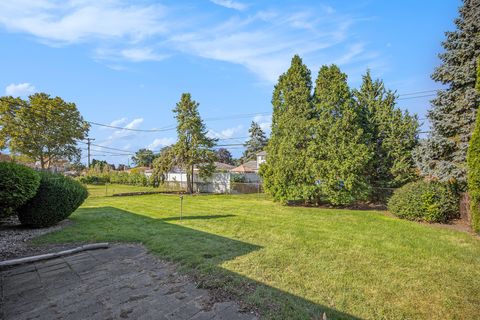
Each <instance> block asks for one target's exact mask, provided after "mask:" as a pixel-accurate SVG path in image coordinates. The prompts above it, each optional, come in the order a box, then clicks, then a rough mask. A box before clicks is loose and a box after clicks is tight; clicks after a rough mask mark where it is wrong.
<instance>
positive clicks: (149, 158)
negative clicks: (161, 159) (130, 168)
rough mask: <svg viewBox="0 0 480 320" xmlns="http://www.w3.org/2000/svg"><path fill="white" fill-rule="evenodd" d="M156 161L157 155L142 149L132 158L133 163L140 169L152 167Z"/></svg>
mask: <svg viewBox="0 0 480 320" xmlns="http://www.w3.org/2000/svg"><path fill="white" fill-rule="evenodd" d="M154 159H155V154H154V153H153V151H152V150H149V149H140V150H138V151H137V152H135V155H134V156H133V157H132V161H133V163H135V165H137V166H139V167H150V166H151V165H152V163H153V160H154Z"/></svg>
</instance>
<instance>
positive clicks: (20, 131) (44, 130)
mask: <svg viewBox="0 0 480 320" xmlns="http://www.w3.org/2000/svg"><path fill="white" fill-rule="evenodd" d="M88 129H89V125H88V123H87V122H85V121H84V120H83V118H82V116H81V115H80V112H79V111H78V110H77V107H76V105H75V104H74V103H69V102H65V101H64V100H62V99H61V98H59V97H55V98H52V97H50V96H49V95H48V94H45V93H36V94H33V95H31V96H30V97H29V99H28V101H24V100H22V99H20V98H13V97H1V98H0V148H5V147H8V148H9V149H10V151H12V152H18V153H21V154H24V155H26V156H29V157H31V158H32V159H34V160H36V161H39V162H40V165H41V166H42V168H49V167H50V165H51V164H53V163H54V162H55V161H58V160H62V159H68V160H70V161H73V160H76V159H78V158H79V156H80V149H79V148H78V147H77V145H76V142H77V141H78V140H82V139H84V138H85V137H86V135H87V133H88Z"/></svg>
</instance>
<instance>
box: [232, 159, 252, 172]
mask: <svg viewBox="0 0 480 320" xmlns="http://www.w3.org/2000/svg"><path fill="white" fill-rule="evenodd" d="M230 171H231V172H239V173H247V172H255V171H257V161H255V160H251V161H247V162H245V163H244V164H241V165H239V166H238V167H236V168H233V169H232V170H230Z"/></svg>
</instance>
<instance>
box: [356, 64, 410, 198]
mask: <svg viewBox="0 0 480 320" xmlns="http://www.w3.org/2000/svg"><path fill="white" fill-rule="evenodd" d="M354 96H355V102H356V105H357V110H358V113H359V120H360V125H361V127H362V129H363V132H364V139H365V144H366V145H367V146H368V147H369V148H370V149H371V150H372V151H373V154H372V158H371V159H370V161H369V163H368V166H367V167H366V172H365V174H366V176H367V179H368V182H369V184H370V185H371V186H372V187H373V188H374V190H373V192H374V193H373V196H374V199H378V197H377V196H376V195H378V196H380V197H381V195H382V194H383V193H384V190H383V189H381V188H395V187H399V186H401V185H403V184H405V183H406V182H409V181H411V180H412V179H414V178H415V176H416V172H415V170H414V169H415V164H414V161H413V157H412V150H413V149H414V148H415V146H416V145H417V143H418V134H417V132H418V128H419V124H418V119H417V117H416V116H411V115H410V114H409V113H408V112H407V111H406V112H402V111H401V110H400V109H398V108H396V107H395V104H396V102H395V99H396V97H395V93H394V92H392V91H390V90H387V89H386V88H385V86H384V84H383V81H381V80H378V79H377V80H373V79H372V77H371V75H370V71H367V73H366V74H365V75H364V76H363V82H362V86H361V87H360V89H359V90H354Z"/></svg>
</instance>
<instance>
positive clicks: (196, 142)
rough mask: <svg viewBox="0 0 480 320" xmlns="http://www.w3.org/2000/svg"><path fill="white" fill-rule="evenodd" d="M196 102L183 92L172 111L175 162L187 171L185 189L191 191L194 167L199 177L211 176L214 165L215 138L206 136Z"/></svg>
mask: <svg viewBox="0 0 480 320" xmlns="http://www.w3.org/2000/svg"><path fill="white" fill-rule="evenodd" d="M198 105H199V104H198V103H197V102H196V101H195V100H192V98H191V96H190V94H189V93H184V94H182V96H181V99H180V101H179V102H178V103H177V105H176V107H175V109H173V112H174V113H175V118H176V119H177V135H178V141H177V143H176V144H175V145H174V146H173V154H174V155H175V163H176V164H177V165H178V166H180V167H182V168H183V169H184V170H185V172H186V173H187V191H188V192H189V193H193V173H194V169H195V168H197V169H198V170H199V175H200V177H208V176H211V175H212V173H213V171H214V169H215V166H214V161H215V152H214V151H213V150H212V148H213V147H214V146H215V142H216V140H215V139H212V138H209V137H208V136H207V129H206V127H205V124H204V123H203V120H202V118H201V117H200V113H199V112H198Z"/></svg>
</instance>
